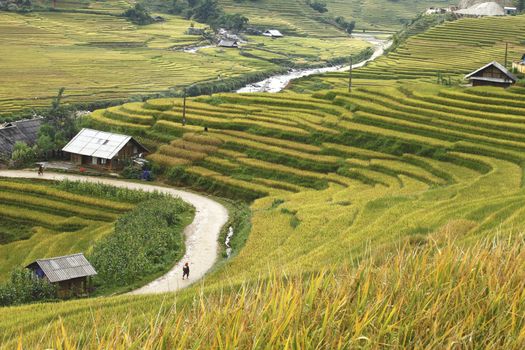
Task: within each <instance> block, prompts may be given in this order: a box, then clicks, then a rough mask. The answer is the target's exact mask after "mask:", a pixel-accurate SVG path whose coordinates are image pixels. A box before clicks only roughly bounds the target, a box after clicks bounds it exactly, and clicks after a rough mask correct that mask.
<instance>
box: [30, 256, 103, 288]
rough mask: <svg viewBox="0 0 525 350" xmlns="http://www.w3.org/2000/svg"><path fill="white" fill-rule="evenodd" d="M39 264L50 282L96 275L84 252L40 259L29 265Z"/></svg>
mask: <svg viewBox="0 0 525 350" xmlns="http://www.w3.org/2000/svg"><path fill="white" fill-rule="evenodd" d="M33 264H37V265H38V266H40V268H41V269H42V271H43V272H44V274H45V275H46V277H47V278H48V279H49V282H52V283H54V282H61V281H67V280H71V279H74V278H80V277H88V276H94V275H96V274H97V272H96V271H95V268H94V267H93V266H92V265H91V264H90V263H89V261H88V260H87V259H86V257H85V256H84V254H82V253H78V254H72V255H66V256H59V257H56V258H50V259H38V260H36V261H35V262H34V263H31V264H29V265H28V266H27V267H29V266H31V265H33Z"/></svg>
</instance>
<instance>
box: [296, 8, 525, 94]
mask: <svg viewBox="0 0 525 350" xmlns="http://www.w3.org/2000/svg"><path fill="white" fill-rule="evenodd" d="M523 30H525V16H512V17H505V18H494V17H493V18H481V19H473V18H465V19H460V20H456V21H453V22H445V23H444V24H440V25H438V26H435V27H433V28H431V29H429V30H428V31H426V32H423V33H421V34H417V35H414V36H412V37H410V38H409V39H408V40H406V41H405V42H404V43H402V44H401V45H400V46H399V47H397V48H396V49H395V50H393V51H392V52H390V53H388V55H386V56H384V57H380V58H379V59H377V60H375V61H373V62H370V63H369V64H367V65H366V66H365V67H363V68H360V69H356V70H354V72H353V78H354V84H355V86H357V87H359V86H375V85H392V84H395V83H396V82H397V81H407V80H424V81H428V82H433V83H435V82H438V83H452V84H455V83H458V82H461V81H462V79H463V75H464V74H466V73H469V72H471V71H473V70H474V69H477V68H479V67H481V66H483V65H485V64H487V63H489V62H491V61H499V62H504V59H505V43H508V47H509V51H508V59H509V60H517V59H519V58H520V57H521V55H522V52H523V50H524V45H523V36H522V33H523ZM347 80H348V73H344V72H335V73H327V74H325V75H323V76H322V77H315V78H312V77H309V78H303V79H302V80H299V81H296V82H294V84H293V86H294V88H295V89H296V90H306V91H311V90H315V89H317V90H319V89H326V88H329V87H335V88H343V87H345V86H347V84H348V82H347Z"/></svg>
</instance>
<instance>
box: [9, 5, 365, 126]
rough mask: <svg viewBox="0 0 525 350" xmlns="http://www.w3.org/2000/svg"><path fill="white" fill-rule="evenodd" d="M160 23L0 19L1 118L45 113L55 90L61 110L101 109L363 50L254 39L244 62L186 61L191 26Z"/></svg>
mask: <svg viewBox="0 0 525 350" xmlns="http://www.w3.org/2000/svg"><path fill="white" fill-rule="evenodd" d="M164 17H166V19H167V21H166V22H163V23H156V24H151V25H148V26H141V27H137V26H135V25H133V24H131V23H129V22H127V21H125V20H124V19H123V18H119V17H115V16H109V15H100V14H85V13H62V12H60V13H53V12H42V13H31V14H27V15H19V14H12V13H5V12H4V13H0V36H1V37H2V46H1V47H0V75H1V76H2V85H1V86H0V116H6V115H9V114H13V113H17V112H19V111H20V110H21V109H38V108H42V107H47V106H49V104H50V101H51V99H52V98H53V96H55V95H56V93H57V91H58V89H59V88H61V87H65V88H66V91H65V95H64V102H65V103H80V102H81V103H84V104H85V103H90V102H97V103H102V102H104V101H115V100H122V99H127V98H129V97H130V96H140V95H144V94H155V93H162V92H166V91H168V90H169V89H171V88H174V87H177V86H178V87H181V86H187V85H190V84H193V83H196V82H204V81H210V82H215V81H217V79H227V78H230V77H238V76H241V75H243V74H247V73H253V72H261V71H268V70H276V69H279V67H280V65H281V64H285V65H289V64H305V63H308V64H312V63H313V64H322V63H325V62H327V61H328V60H330V59H333V58H337V57H341V56H346V55H347V54H348V53H349V52H355V53H357V52H359V51H361V50H363V49H364V48H366V47H367V46H368V44H366V43H365V42H363V41H359V40H352V39H349V38H347V37H339V38H334V39H332V40H330V41H320V40H317V39H312V40H310V39H308V38H297V37H296V38H286V39H285V40H284V41H283V42H282V43H281V42H277V41H276V42H271V41H268V40H267V39H266V38H265V37H252V38H250V39H251V42H250V43H249V44H248V45H247V50H246V53H247V54H246V55H245V54H244V53H243V52H241V51H239V50H224V49H219V48H215V47H213V48H207V49H203V50H199V51H198V52H197V53H188V52H182V51H180V50H179V49H180V48H182V47H185V46H191V45H199V42H200V40H201V38H200V37H199V36H191V35H186V34H185V31H186V30H187V29H188V27H189V26H190V21H187V20H183V19H181V18H178V17H174V16H168V15H166V16H164ZM199 26H202V25H200V24H198V23H197V27H199ZM200 44H201V45H203V44H204V43H200ZM250 54H251V55H250ZM283 61H285V62H283Z"/></svg>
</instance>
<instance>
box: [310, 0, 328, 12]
mask: <svg viewBox="0 0 525 350" xmlns="http://www.w3.org/2000/svg"><path fill="white" fill-rule="evenodd" d="M308 5H309V6H310V7H311V8H313V9H314V10H316V11H317V12H319V13H325V12H327V11H328V9H327V8H326V2H321V1H318V0H314V1H309V2H308Z"/></svg>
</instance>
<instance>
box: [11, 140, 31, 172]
mask: <svg viewBox="0 0 525 350" xmlns="http://www.w3.org/2000/svg"><path fill="white" fill-rule="evenodd" d="M35 156H36V155H35V151H34V149H33V148H31V147H29V146H28V145H27V144H26V143H25V142H22V141H17V142H16V143H15V146H14V147H13V154H12V155H11V160H12V161H13V164H14V165H15V166H16V167H22V166H24V165H28V164H29V163H31V162H32V161H34V160H35Z"/></svg>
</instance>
